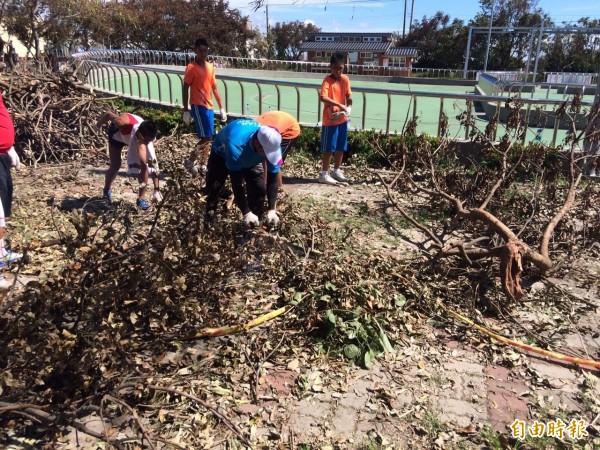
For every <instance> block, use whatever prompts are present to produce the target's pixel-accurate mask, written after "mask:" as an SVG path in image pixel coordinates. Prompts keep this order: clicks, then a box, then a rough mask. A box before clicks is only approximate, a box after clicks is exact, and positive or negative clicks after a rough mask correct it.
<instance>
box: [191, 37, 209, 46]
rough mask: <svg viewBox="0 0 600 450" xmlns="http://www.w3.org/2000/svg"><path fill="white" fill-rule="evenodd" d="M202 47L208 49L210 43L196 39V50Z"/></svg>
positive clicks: (202, 39)
mask: <svg viewBox="0 0 600 450" xmlns="http://www.w3.org/2000/svg"><path fill="white" fill-rule="evenodd" d="M201 45H204V46H205V47H208V41H207V40H206V39H204V38H199V39H196V42H195V43H194V48H196V47H200V46H201Z"/></svg>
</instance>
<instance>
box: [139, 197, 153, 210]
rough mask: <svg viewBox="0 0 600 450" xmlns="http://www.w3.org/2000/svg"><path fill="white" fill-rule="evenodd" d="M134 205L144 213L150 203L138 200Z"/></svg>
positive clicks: (141, 199)
mask: <svg viewBox="0 0 600 450" xmlns="http://www.w3.org/2000/svg"><path fill="white" fill-rule="evenodd" d="M136 203H137V205H138V207H139V208H140V209H141V210H142V211H146V210H147V209H149V208H150V203H148V202H147V201H146V199H143V198H138V199H137V202H136Z"/></svg>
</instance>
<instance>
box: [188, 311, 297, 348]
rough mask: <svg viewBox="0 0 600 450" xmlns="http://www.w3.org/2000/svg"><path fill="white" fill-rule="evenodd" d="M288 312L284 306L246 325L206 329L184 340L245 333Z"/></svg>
mask: <svg viewBox="0 0 600 450" xmlns="http://www.w3.org/2000/svg"><path fill="white" fill-rule="evenodd" d="M287 311H288V307H287V306H284V307H283V308H279V309H276V310H275V311H271V312H270V313H267V314H264V315H262V316H260V317H257V318H256V319H253V320H251V321H250V322H248V323H246V324H241V325H239V324H238V325H231V326H225V327H219V328H204V329H202V330H200V331H198V332H197V333H195V334H193V335H191V336H188V337H186V338H184V340H194V339H201V338H205V337H217V336H225V335H228V334H236V333H241V332H243V331H246V330H249V329H251V328H254V327H257V326H259V325H262V324H263V323H265V322H268V321H269V320H271V319H274V318H275V317H278V316H280V315H282V314H283V313H285V312H287Z"/></svg>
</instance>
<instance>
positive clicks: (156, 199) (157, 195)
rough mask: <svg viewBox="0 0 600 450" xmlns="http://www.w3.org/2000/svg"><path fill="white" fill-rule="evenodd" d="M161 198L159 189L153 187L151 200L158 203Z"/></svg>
mask: <svg viewBox="0 0 600 450" xmlns="http://www.w3.org/2000/svg"><path fill="white" fill-rule="evenodd" d="M162 200H163V196H162V195H161V193H160V191H158V190H156V189H154V194H152V201H153V202H154V203H160V202H162Z"/></svg>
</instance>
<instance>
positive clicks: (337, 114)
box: [329, 111, 345, 122]
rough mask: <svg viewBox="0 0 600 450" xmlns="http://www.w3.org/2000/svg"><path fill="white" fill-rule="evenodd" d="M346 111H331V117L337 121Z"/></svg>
mask: <svg viewBox="0 0 600 450" xmlns="http://www.w3.org/2000/svg"><path fill="white" fill-rule="evenodd" d="M344 114H345V113H344V112H343V111H339V112H334V113H330V114H329V118H330V119H331V120H332V121H334V122H337V121H338V120H339V118H340V117H341V116H343V115H344Z"/></svg>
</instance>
